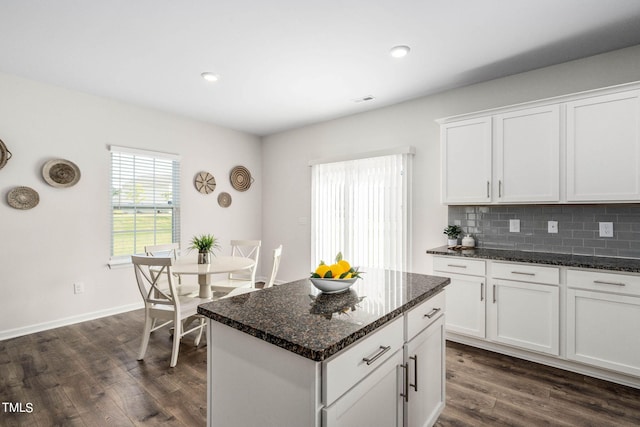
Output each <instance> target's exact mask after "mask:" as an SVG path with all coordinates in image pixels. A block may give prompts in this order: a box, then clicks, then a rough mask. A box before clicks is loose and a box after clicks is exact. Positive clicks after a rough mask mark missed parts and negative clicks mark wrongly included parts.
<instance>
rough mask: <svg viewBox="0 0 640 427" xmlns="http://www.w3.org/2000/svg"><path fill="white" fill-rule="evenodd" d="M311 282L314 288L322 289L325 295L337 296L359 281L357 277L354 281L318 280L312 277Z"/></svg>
mask: <svg viewBox="0 0 640 427" xmlns="http://www.w3.org/2000/svg"><path fill="white" fill-rule="evenodd" d="M309 280H311V283H313V286H315V287H316V288H318V289H320V290H321V291H322V292H323V293H325V294H336V293H338V292H343V291H346V290H347V289H349V288H350V287H351V286H353V284H354V283H356V280H358V279H357V278H355V277H354V278H352V279H319V278H318V279H317V278H314V277H311V278H309Z"/></svg>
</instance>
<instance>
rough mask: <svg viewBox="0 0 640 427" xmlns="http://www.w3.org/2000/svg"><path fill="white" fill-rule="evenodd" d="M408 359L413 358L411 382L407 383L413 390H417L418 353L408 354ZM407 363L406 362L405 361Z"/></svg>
mask: <svg viewBox="0 0 640 427" xmlns="http://www.w3.org/2000/svg"><path fill="white" fill-rule="evenodd" d="M409 359H411V360H413V363H414V365H413V384H409V386H410V387H413V389H414V390H415V391H418V355H417V354H414V355H413V356H409ZM407 364H408V363H407Z"/></svg>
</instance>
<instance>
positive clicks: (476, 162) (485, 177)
mask: <svg viewBox="0 0 640 427" xmlns="http://www.w3.org/2000/svg"><path fill="white" fill-rule="evenodd" d="M440 141H441V144H440V150H441V156H442V164H441V172H442V192H441V197H442V203H451V204H453V203H462V204H465V203H487V202H489V201H491V192H490V186H491V118H490V117H484V118H479V119H473V120H465V121H460V122H456V123H447V124H444V125H442V126H441V128H440Z"/></svg>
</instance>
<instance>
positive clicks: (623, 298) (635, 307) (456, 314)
mask: <svg viewBox="0 0 640 427" xmlns="http://www.w3.org/2000/svg"><path fill="white" fill-rule="evenodd" d="M478 263H482V265H481V264H478ZM485 263H486V264H485ZM433 265H434V274H436V275H440V276H448V277H450V278H451V284H450V285H449V286H447V287H446V288H445V289H446V296H447V316H446V323H445V326H446V332H447V339H450V340H452V341H457V342H461V343H463V344H468V345H475V346H478V347H481V348H485V349H488V350H492V351H497V352H500V353H504V354H509V355H515V356H517V357H521V358H523V359H527V360H532V361H535V362H538V363H545V364H548V365H551V366H556V367H560V368H563V369H568V370H572V371H575V372H579V373H583V374H585V373H586V374H587V375H592V376H594V377H597V378H602V379H605V380H608V381H614V382H618V383H620V384H624V385H629V386H632V387H635V388H640V332H639V328H640V274H637V273H636V274H634V273H619V272H613V271H611V270H595V269H591V270H589V269H575V268H571V267H559V266H551V265H540V264H533V263H531V264H527V263H516V262H505V261H494V260H479V259H469V258H460V257H455V256H435V257H434V260H433ZM485 265H486V272H487V273H486V276H481V275H480V274H481V273H483V271H484V266H485ZM453 272H455V273H453ZM460 272H464V274H461V273H460ZM467 273H471V274H467ZM485 280H486V286H484V284H485ZM485 316H486V317H485Z"/></svg>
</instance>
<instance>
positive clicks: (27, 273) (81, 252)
mask: <svg viewBox="0 0 640 427" xmlns="http://www.w3.org/2000/svg"><path fill="white" fill-rule="evenodd" d="M0 139H2V140H3V141H4V142H5V144H6V145H7V146H8V148H9V150H10V151H11V152H12V153H13V158H11V159H10V160H9V162H8V163H7V165H6V166H5V167H4V168H3V169H0V194H1V195H2V199H0V294H1V295H2V297H0V339H3V338H7V337H10V336H15V335H22V334H24V333H28V332H30V331H34V330H39V329H47V328H50V327H53V326H55V325H58V324H64V323H69V322H74V321H79V320H83V319H85V318H90V317H94V316H99V315H103V314H109V313H112V312H117V311H121V310H126V309H130V308H131V307H134V306H137V305H139V304H140V296H139V294H138V291H137V288H136V285H135V280H134V276H133V270H132V268H131V267H128V268H119V269H113V270H110V269H109V268H108V267H107V262H108V260H109V251H110V216H109V209H110V181H109V179H110V170H109V167H110V154H109V151H108V145H110V144H114V145H121V146H128V147H135V148H141V149H151V150H158V151H165V152H170V153H177V154H180V155H181V156H182V174H181V180H182V185H181V192H182V242H181V244H182V247H183V248H186V247H187V246H188V241H189V239H190V237H191V236H193V235H194V234H198V233H213V234H215V235H216V236H218V237H220V238H221V241H222V243H223V247H224V249H225V250H226V251H229V245H228V242H229V240H230V239H231V238H260V237H261V233H262V230H261V206H262V179H261V175H262V170H261V169H262V162H261V154H262V153H261V143H260V139H259V138H258V137H255V136H252V135H248V134H244V133H241V132H236V131H232V130H228V129H225V128H221V127H217V126H214V125H210V124H205V123H202V122H197V121H193V120H188V119H185V118H181V117H178V116H175V115H170V114H165V113H162V112H158V111H154V110H150V109H144V108H138V107H134V106H131V105H127V104H123V103H119V102H116V101H113V100H108V99H104V98H99V97H95V96H90V95H87V94H83V93H79V92H74V91H69V90H65V89H62V88H59V87H54V86H50V85H45V84H41V83H37V82H34V81H29V80H25V79H21V78H17V77H14V76H10V75H6V74H0ZM52 158H64V159H68V160H71V161H73V162H74V163H76V164H77V165H78V167H79V168H80V170H81V173H82V178H81V180H80V182H79V183H78V184H77V185H75V186H74V187H70V188H64V189H60V188H54V187H51V186H49V185H48V184H46V182H45V181H44V180H43V178H42V172H41V170H42V165H43V164H44V163H45V162H46V161H47V160H49V159H52ZM238 164H241V165H244V166H246V167H247V168H248V169H249V170H250V171H251V173H252V175H253V176H254V177H255V178H256V179H255V182H254V184H253V186H252V187H251V188H250V189H249V190H248V191H246V192H242V193H241V192H238V191H235V190H234V189H233V188H232V187H231V184H230V183H229V178H228V176H229V171H230V169H231V168H232V167H233V166H236V165H238ZM201 170H205V171H208V172H210V173H212V174H213V175H214V176H215V178H216V181H217V187H216V190H215V192H214V193H212V194H210V195H201V194H200V193H198V192H197V191H196V190H195V188H194V187H193V177H194V175H195V174H196V173H197V172H198V171H201ZM22 185H25V186H29V187H32V188H34V189H35V190H36V191H38V193H39V194H40V204H39V205H38V206H37V207H35V208H34V209H31V210H27V211H20V210H16V209H13V208H11V207H10V206H9V205H8V203H7V201H6V195H7V193H8V191H9V190H10V189H12V188H13V187H15V186H22ZM221 191H227V192H229V193H230V194H231V196H232V198H233V203H232V204H231V206H230V207H229V208H227V209H223V208H221V207H220V206H218V204H217V196H218V194H219V192H221ZM193 256H194V257H195V256H196V255H195V254H193ZM77 281H82V282H84V284H85V293H84V294H80V295H74V294H73V283H74V282H77Z"/></svg>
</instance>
